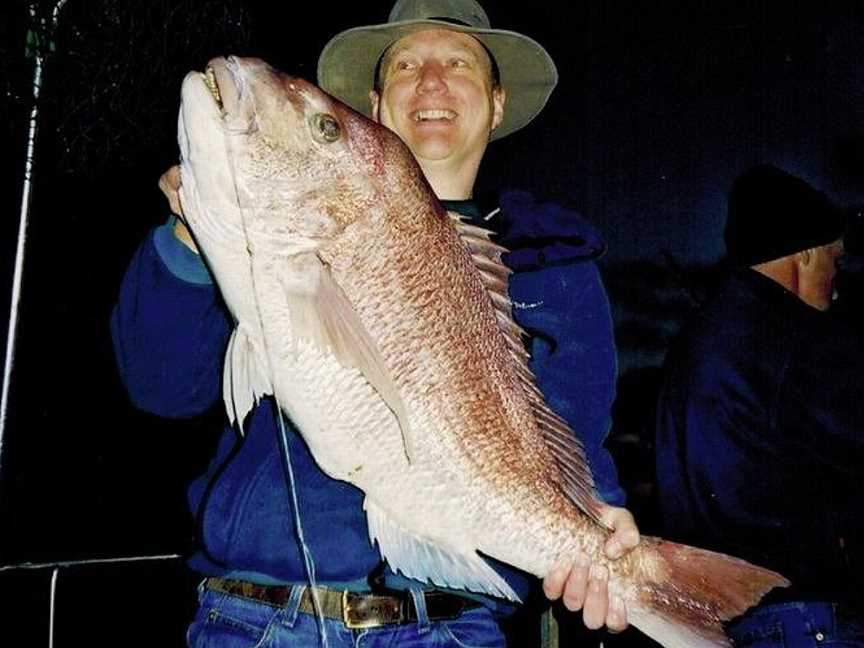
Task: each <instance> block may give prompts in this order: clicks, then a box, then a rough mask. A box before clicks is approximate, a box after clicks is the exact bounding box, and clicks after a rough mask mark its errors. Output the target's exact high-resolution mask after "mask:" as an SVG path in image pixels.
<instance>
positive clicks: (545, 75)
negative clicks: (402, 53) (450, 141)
mask: <svg viewBox="0 0 864 648" xmlns="http://www.w3.org/2000/svg"><path fill="white" fill-rule="evenodd" d="M434 28H444V29H451V30H453V31H458V32H462V33H465V34H470V35H471V36H473V37H474V38H476V39H477V40H479V41H480V42H481V43H483V45H485V46H486V48H487V49H488V50H489V51H490V52H491V53H492V56H493V57H494V58H495V63H496V64H497V66H498V72H499V74H500V80H501V85H502V86H503V87H504V90H505V91H506V92H507V105H506V107H505V109H504V119H503V121H502V122H501V124H500V125H499V126H498V128H496V129H495V130H494V131H493V132H492V135H491V139H499V138H501V137H504V136H505V135H509V134H510V133H512V132H514V131H517V130H519V129H520V128H522V127H523V126H525V125H526V124H528V122H530V121H531V120H532V119H534V117H535V116H536V115H537V113H539V112H540V110H541V109H542V108H543V106H544V105H545V104H546V101H547V100H548V99H549V95H550V94H551V92H552V89H553V88H554V87H555V84H556V83H557V82H558V72H557V70H556V69H555V64H554V63H553V62H552V58H551V57H550V56H549V54H548V53H547V52H546V50H545V49H543V47H542V46H541V45H540V44H539V43H537V42H536V41H534V40H532V39H531V38H528V37H527V36H523V35H522V34H518V33H516V32H512V31H506V30H503V29H492V28H491V27H490V26H489V18H488V17H487V16H486V12H485V11H483V7H481V6H480V5H479V4H478V3H477V2H474V1H473V0H397V2H396V4H394V5H393V9H392V10H391V11H390V17H389V19H388V21H387V22H386V23H385V24H383V25H368V26H365V27H354V28H352V29H348V30H346V31H344V32H342V33H340V34H337V35H336V36H334V37H333V38H332V39H331V40H330V42H329V43H327V45H325V46H324V49H323V51H322V52H321V56H320V57H319V59H318V84H319V85H320V86H321V87H322V88H323V89H324V90H326V91H327V92H329V93H330V94H331V95H333V96H335V97H336V98H338V99H340V100H341V101H344V102H345V103H347V104H348V105H349V106H351V107H352V108H354V109H355V110H358V111H360V112H362V113H363V114H364V115H367V116H369V115H371V111H372V106H371V104H370V101H369V91H370V90H371V89H372V87H373V83H374V76H375V71H376V68H377V66H378V61H379V60H380V58H381V56H382V54H384V51H385V50H386V49H387V48H388V47H389V46H390V45H391V44H393V43H394V42H395V41H397V40H399V39H400V38H402V37H403V36H405V35H407V34H411V33H413V32H417V31H422V30H424V29H434Z"/></svg>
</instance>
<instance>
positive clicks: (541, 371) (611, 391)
mask: <svg viewBox="0 0 864 648" xmlns="http://www.w3.org/2000/svg"><path fill="white" fill-rule="evenodd" d="M530 274H531V273H529V274H528V275H521V276H522V277H530ZM545 274H546V276H545V277H544V279H543V284H544V285H543V289H542V297H543V301H544V302H545V303H544V304H543V305H542V308H538V314H539V313H541V312H544V311H545V312H548V313H549V314H550V317H551V318H552V320H551V321H550V322H549V323H543V322H537V323H538V324H540V325H541V327H542V328H543V329H545V330H547V331H550V332H553V333H554V335H553V338H554V339H544V338H543V337H542V336H541V337H535V338H534V342H533V344H532V356H534V359H533V360H532V364H534V365H536V366H537V367H538V369H537V370H536V371H535V375H536V376H537V382H538V386H539V387H540V390H541V391H542V392H543V394H544V396H546V400H547V402H548V403H549V405H550V406H551V407H552V408H553V409H554V410H555V411H556V412H557V413H558V414H559V415H561V416H562V417H564V419H565V420H566V421H567V423H568V424H569V425H570V427H571V428H572V429H573V431H574V432H575V433H576V435H577V436H578V437H579V439H580V440H581V441H582V444H583V446H584V448H585V453H586V455H587V457H588V462H589V464H590V467H591V472H592V474H593V476H594V483H595V487H596V489H597V493H598V495H599V496H600V499H602V500H603V501H604V502H606V503H608V504H613V505H616V506H622V505H623V504H624V503H625V499H626V498H625V494H624V490H623V489H622V488H621V486H620V484H619V483H618V473H617V471H616V469H615V463H614V461H613V460H612V456H611V455H610V454H609V451H608V450H607V449H606V448H605V446H604V445H603V444H604V442H605V440H606V436H607V435H608V433H609V430H610V428H611V423H612V418H611V409H612V402H613V401H614V400H615V380H616V376H617V360H616V352H615V341H614V335H613V326H612V315H611V312H610V308H609V300H608V298H607V296H606V291H605V289H604V287H603V283H602V281H601V279H600V273H599V271H598V269H597V266H596V265H595V264H594V263H593V262H583V263H575V264H564V265H559V266H557V267H554V268H549V269H547V270H546V272H545ZM513 279H514V280H516V281H519V280H520V275H515V276H514V277H513ZM515 307H516V308H517V309H518V308H530V307H531V304H515Z"/></svg>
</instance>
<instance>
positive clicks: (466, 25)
mask: <svg viewBox="0 0 864 648" xmlns="http://www.w3.org/2000/svg"><path fill="white" fill-rule="evenodd" d="M426 20H439V21H441V22H446V23H451V24H453V25H462V26H463V27H474V25H472V24H470V23H467V22H465V21H462V20H456V19H455V18H445V17H444V16H429V17H428V18H426Z"/></svg>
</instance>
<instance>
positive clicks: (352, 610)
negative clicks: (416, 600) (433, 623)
mask: <svg viewBox="0 0 864 648" xmlns="http://www.w3.org/2000/svg"><path fill="white" fill-rule="evenodd" d="M404 620H405V617H404V614H403V611H402V606H401V604H400V601H399V600H398V599H397V598H395V597H390V596H374V595H371V596H363V595H357V594H355V593H354V592H349V591H348V590H343V591H342V623H344V624H345V627H346V628H348V629H350V630H363V629H366V628H377V627H378V626H382V625H392V624H397V623H402V622H403V621H404Z"/></svg>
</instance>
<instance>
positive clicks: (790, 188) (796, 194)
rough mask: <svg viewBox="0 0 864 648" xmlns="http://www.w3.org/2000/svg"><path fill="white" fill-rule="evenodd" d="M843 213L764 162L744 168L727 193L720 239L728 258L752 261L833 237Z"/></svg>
mask: <svg viewBox="0 0 864 648" xmlns="http://www.w3.org/2000/svg"><path fill="white" fill-rule="evenodd" d="M842 235H843V214H842V212H841V211H840V209H838V208H837V207H835V206H834V205H833V204H831V202H830V201H829V200H828V198H827V197H826V196H825V194H824V193H822V192H820V191H816V190H815V189H814V188H813V187H811V186H810V185H809V184H807V183H806V182H804V181H803V180H802V179H801V178H796V177H795V176H793V175H790V174H788V173H786V172H785V171H781V170H780V169H778V168H776V167H773V166H769V165H767V164H763V165H759V166H756V167H753V168H752V169H749V170H747V171H745V172H744V173H743V174H741V175H740V176H739V177H738V179H737V180H735V183H734V184H733V185H732V190H731V191H730V192H729V209H728V213H727V217H726V229H725V230H724V232H723V238H724V239H725V241H726V252H727V254H728V255H729V260H730V261H731V262H732V263H733V264H734V265H737V266H752V265H757V264H759V263H765V262H766V261H772V260H773V259H779V258H781V257H784V256H787V255H789V254H794V253H795V252H800V251H801V250H807V249H809V248H813V247H819V246H820V245H826V244H827V243H831V242H833V241H836V240H837V239H838V238H840V237H841V236H842Z"/></svg>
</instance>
